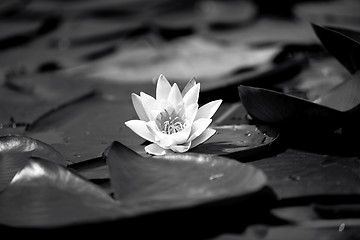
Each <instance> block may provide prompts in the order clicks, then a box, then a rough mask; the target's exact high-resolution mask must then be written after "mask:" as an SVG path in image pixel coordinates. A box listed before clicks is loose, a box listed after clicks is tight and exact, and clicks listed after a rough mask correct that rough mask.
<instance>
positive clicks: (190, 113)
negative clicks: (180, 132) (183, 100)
mask: <svg viewBox="0 0 360 240" xmlns="http://www.w3.org/2000/svg"><path fill="white" fill-rule="evenodd" d="M198 107H199V105H198V104H197V103H194V104H191V105H190V106H188V107H187V108H186V109H185V116H186V120H188V122H187V124H192V123H193V122H194V120H195V117H196V115H197V111H198Z"/></svg>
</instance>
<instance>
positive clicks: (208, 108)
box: [195, 100, 222, 120]
mask: <svg viewBox="0 0 360 240" xmlns="http://www.w3.org/2000/svg"><path fill="white" fill-rule="evenodd" d="M221 103H222V100H215V101H212V102H209V103H207V104H205V105H204V106H202V107H200V108H199V110H198V112H197V116H196V118H195V120H197V119H200V118H211V117H212V116H213V115H214V114H215V112H216V111H217V110H218V108H219V107H220V105H221Z"/></svg>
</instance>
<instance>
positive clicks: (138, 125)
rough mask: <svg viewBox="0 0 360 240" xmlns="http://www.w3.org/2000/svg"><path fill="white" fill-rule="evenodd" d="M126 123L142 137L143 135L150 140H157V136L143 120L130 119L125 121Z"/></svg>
mask: <svg viewBox="0 0 360 240" xmlns="http://www.w3.org/2000/svg"><path fill="white" fill-rule="evenodd" d="M125 125H126V126H127V127H128V128H130V129H131V130H133V131H134V132H135V133H136V134H137V135H139V136H140V137H142V138H144V139H146V140H148V141H150V142H154V141H155V137H154V135H153V134H151V132H150V131H149V129H148V127H147V125H146V122H144V121H141V120H130V121H127V122H125Z"/></svg>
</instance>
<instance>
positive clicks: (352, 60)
mask: <svg viewBox="0 0 360 240" xmlns="http://www.w3.org/2000/svg"><path fill="white" fill-rule="evenodd" d="M312 26H313V28H314V31H315V33H316V35H317V36H318V38H319V39H320V41H321V42H322V44H323V46H324V47H325V48H326V49H327V50H328V51H329V53H330V54H332V55H333V56H334V57H335V58H337V59H338V60H339V62H340V63H342V64H343V65H344V66H345V67H346V68H347V69H348V70H349V71H350V73H355V72H357V71H358V70H360V32H357V31H354V30H350V29H343V28H338V27H325V26H319V25H316V24H313V25H312Z"/></svg>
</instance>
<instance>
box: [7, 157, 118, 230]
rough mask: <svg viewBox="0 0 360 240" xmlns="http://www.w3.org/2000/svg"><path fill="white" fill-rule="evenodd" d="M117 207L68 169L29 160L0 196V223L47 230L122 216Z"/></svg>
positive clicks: (107, 197) (98, 190)
mask: <svg viewBox="0 0 360 240" xmlns="http://www.w3.org/2000/svg"><path fill="white" fill-rule="evenodd" d="M119 205H120V204H119V203H116V202H115V201H114V200H113V199H112V198H111V197H110V196H108V195H107V194H106V193H105V192H104V191H102V190H101V189H100V188H98V187H97V186H95V185H93V184H91V183H89V182H87V181H86V180H84V179H82V178H80V177H78V176H77V175H76V174H74V173H72V172H70V171H68V170H67V169H65V168H63V167H61V166H59V165H56V164H54V163H51V162H48V161H46V160H42V159H31V160H29V161H28V163H27V165H26V166H25V167H24V168H23V169H22V170H21V171H19V172H18V173H17V174H16V175H15V177H14V178H13V180H12V181H11V184H10V185H9V187H8V188H6V189H5V190H4V191H3V192H1V194H0V216H1V217H0V223H1V224H3V225H8V226H16V227H38V228H49V227H56V226H69V225H71V224H80V223H89V222H98V221H100V220H110V219H114V218H115V217H117V216H119V215H121V211H120V210H119ZM122 215H125V214H122Z"/></svg>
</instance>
